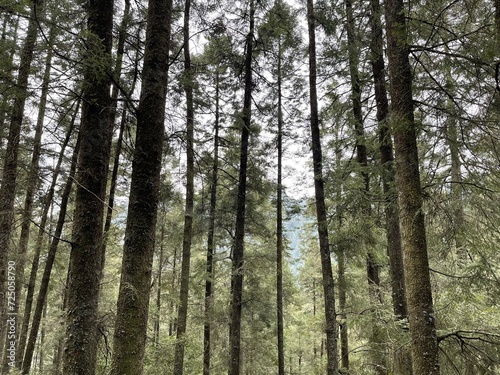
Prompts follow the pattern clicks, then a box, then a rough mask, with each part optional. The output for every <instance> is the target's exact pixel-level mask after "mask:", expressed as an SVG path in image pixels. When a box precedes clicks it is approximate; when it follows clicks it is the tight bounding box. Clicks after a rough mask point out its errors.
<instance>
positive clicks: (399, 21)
mask: <svg viewBox="0 0 500 375" xmlns="http://www.w3.org/2000/svg"><path fill="white" fill-rule="evenodd" d="M385 15H386V23H387V25H386V27H387V52H388V56H389V73H390V80H391V101H392V105H391V122H392V125H393V129H394V144H395V151H396V183H397V189H398V195H399V197H398V198H399V209H400V226H401V239H402V245H403V252H404V259H403V261H404V269H405V282H406V291H407V303H408V318H409V323H410V336H411V350H412V366H413V373H414V374H418V375H431V374H432V375H438V374H439V362H438V345H437V336H436V318H435V316H434V309H433V302H432V289H431V283H430V275H429V260H428V256H427V243H426V233H425V222H424V215H423V212H422V190H421V186H420V173H419V162H418V149H417V135H416V124H415V120H414V117H413V99H412V87H411V86H412V73H411V67H410V62H409V50H408V45H407V43H406V39H407V34H406V22H405V12H404V7H403V1H402V0H387V1H386V3H385Z"/></svg>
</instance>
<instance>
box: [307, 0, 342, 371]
mask: <svg viewBox="0 0 500 375" xmlns="http://www.w3.org/2000/svg"><path fill="white" fill-rule="evenodd" d="M315 24H316V20H315V16H314V8H313V0H307V25H308V31H309V91H310V107H311V138H312V152H313V172H314V192H315V198H316V217H317V225H318V237H319V248H320V255H321V272H322V276H323V294H324V301H325V303H324V305H325V332H326V353H327V370H326V373H327V375H337V374H338V363H337V360H338V353H337V323H336V319H337V316H336V312H335V293H334V280H333V273H332V260H331V257H330V243H329V239H328V220H327V209H326V204H325V192H324V180H323V155H322V150H321V135H320V130H319V116H318V94H317V88H316V31H315Z"/></svg>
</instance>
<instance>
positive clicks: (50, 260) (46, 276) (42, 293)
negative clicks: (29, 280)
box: [22, 135, 81, 375]
mask: <svg viewBox="0 0 500 375" xmlns="http://www.w3.org/2000/svg"><path fill="white" fill-rule="evenodd" d="M80 142H81V135H78V140H77V142H76V146H75V149H74V151H73V156H72V158H71V167H70V171H69V176H68V179H67V181H66V185H65V186H64V191H63V193H62V196H61V203H60V205H59V207H60V209H59V218H58V219H57V224H56V229H55V231H54V236H53V238H52V241H51V243H50V247H49V251H48V253H47V259H46V261H45V268H44V270H43V275H42V280H41V281H40V290H39V291H38V295H37V298H36V305H35V311H34V312H33V322H32V324H31V330H30V334H29V337H28V342H27V345H26V353H25V355H24V359H23V366H22V373H23V374H24V375H28V374H29V372H30V369H31V363H32V359H33V354H34V351H35V345H36V339H37V337H38V330H39V328H40V322H41V320H42V312H43V308H44V306H45V304H46V300H47V293H48V290H49V282H50V275H51V273H52V266H53V265H54V261H55V259H56V253H57V247H58V246H59V241H60V237H61V234H62V230H63V226H64V221H65V219H66V211H67V209H68V201H69V197H70V194H71V188H72V186H73V181H74V179H75V173H76V167H77V160H78V153H79V151H80Z"/></svg>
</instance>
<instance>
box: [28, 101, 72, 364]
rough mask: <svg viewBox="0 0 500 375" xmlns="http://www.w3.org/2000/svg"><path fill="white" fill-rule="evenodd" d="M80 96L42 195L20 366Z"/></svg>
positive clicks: (29, 282)
mask: <svg viewBox="0 0 500 375" xmlns="http://www.w3.org/2000/svg"><path fill="white" fill-rule="evenodd" d="M80 101H81V100H80V98H78V99H77V100H76V106H75V109H74V112H73V115H72V118H71V122H70V124H69V127H68V130H67V132H66V137H65V139H64V141H63V143H62V145H61V151H60V153H59V158H58V160H57V163H56V167H55V168H54V173H53V175H52V181H51V184H50V187H49V189H48V191H47V194H46V196H45V197H44V203H43V209H42V215H41V220H40V224H39V225H38V227H39V229H38V235H37V238H36V241H35V247H34V255H33V261H32V263H31V271H30V277H29V281H28V287H27V290H26V302H25V304H24V315H23V322H22V327H21V335H20V339H19V346H18V348H19V356H20V358H19V360H20V361H21V365H20V366H22V361H23V358H24V351H25V348H26V339H27V337H28V328H29V322H30V318H31V309H32V306H33V296H34V291H35V283H36V278H37V274H38V267H39V263H40V254H41V251H42V246H43V238H44V236H45V227H46V225H47V219H48V217H49V210H50V208H51V207H52V203H53V202H52V200H53V198H54V193H55V188H56V184H57V179H58V177H59V174H60V173H61V165H62V162H63V159H64V155H65V152H66V147H67V146H68V143H69V141H70V139H71V136H72V135H73V129H74V127H75V121H76V118H77V116H78V112H79V108H80Z"/></svg>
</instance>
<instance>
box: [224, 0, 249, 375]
mask: <svg viewBox="0 0 500 375" xmlns="http://www.w3.org/2000/svg"><path fill="white" fill-rule="evenodd" d="M249 21H250V25H249V30H248V34H247V37H246V56H245V96H244V99H243V101H244V102H243V113H242V118H241V122H242V128H241V147H240V171H239V177H238V198H237V203H236V230H235V242H234V251H233V268H232V275H231V286H232V301H231V328H230V333H229V371H228V374H229V375H239V374H240V367H241V366H240V353H241V347H240V345H241V308H242V306H241V305H242V296H243V275H244V268H243V267H244V244H245V208H246V188H247V164H248V144H249V135H250V122H251V110H252V54H253V43H254V27H255V2H254V0H250V20H249Z"/></svg>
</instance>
